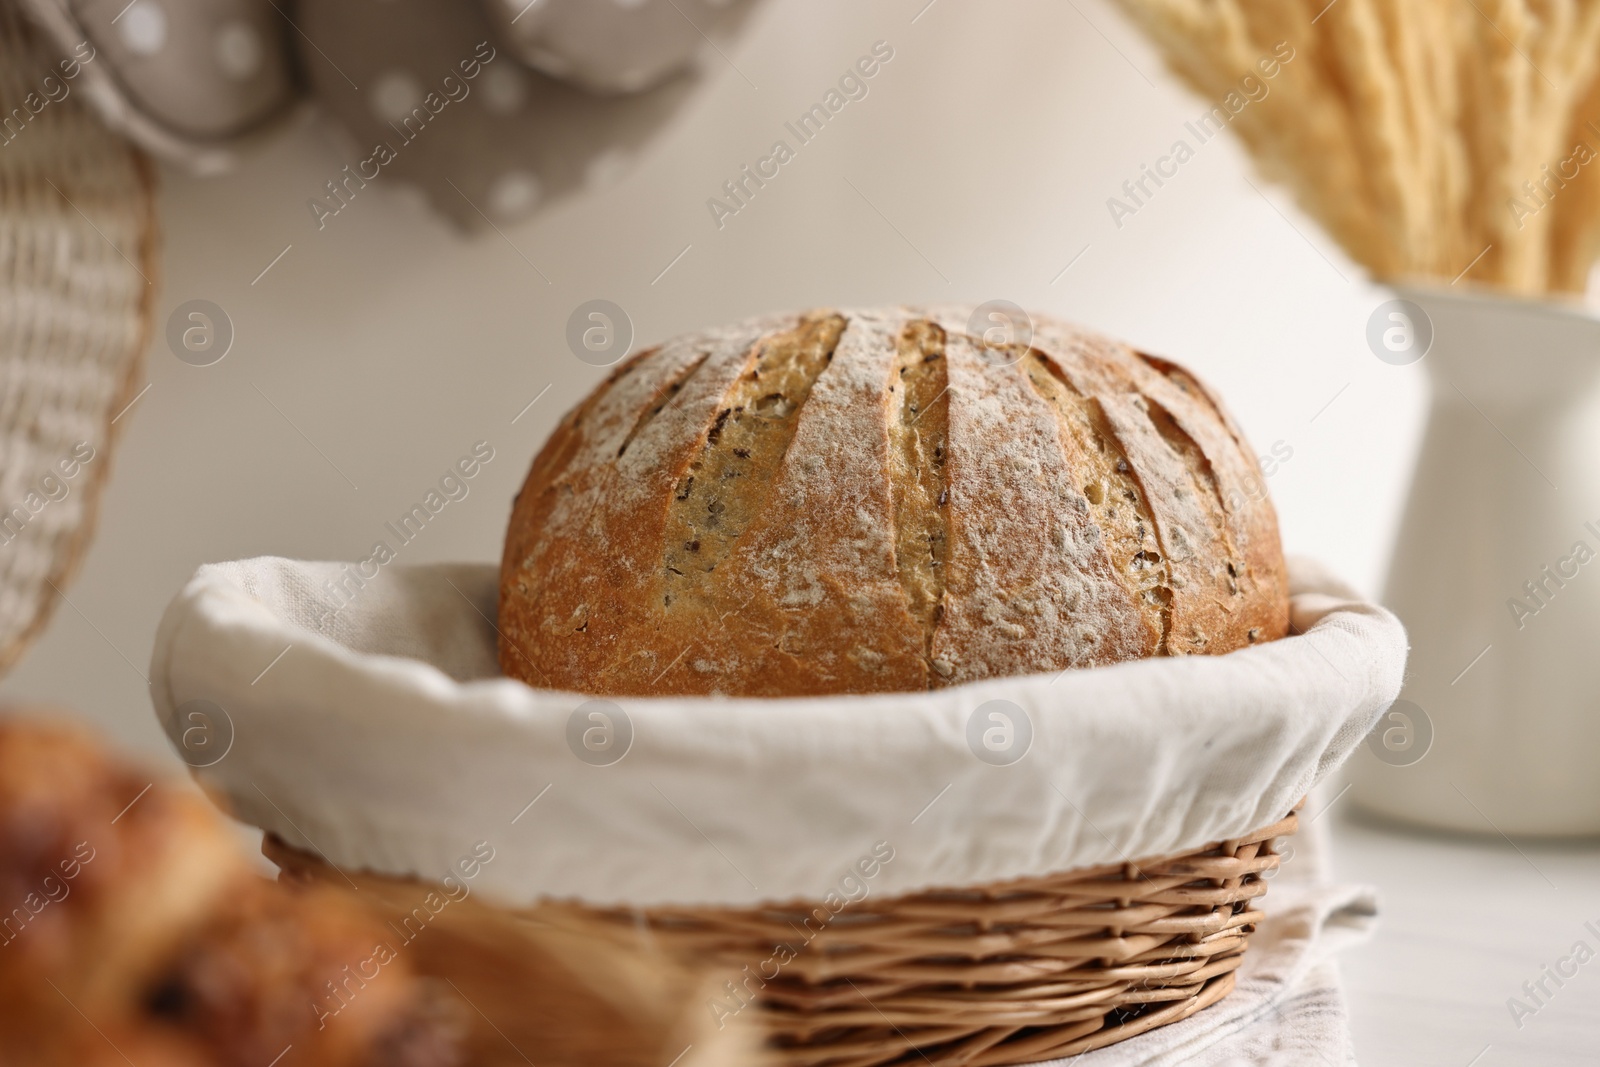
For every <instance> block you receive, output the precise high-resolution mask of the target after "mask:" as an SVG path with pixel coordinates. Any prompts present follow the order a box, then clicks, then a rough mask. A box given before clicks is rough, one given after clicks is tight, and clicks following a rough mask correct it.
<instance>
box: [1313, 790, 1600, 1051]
mask: <svg viewBox="0 0 1600 1067" xmlns="http://www.w3.org/2000/svg"><path fill="white" fill-rule="evenodd" d="M1329 818H1330V819H1334V820H1335V822H1334V824H1333V827H1332V829H1333V833H1332V839H1333V858H1334V873H1335V876H1336V877H1338V878H1340V879H1342V880H1346V881H1358V882H1366V883H1369V884H1371V885H1375V886H1377V887H1378V890H1379V893H1380V896H1381V904H1380V919H1379V925H1378V929H1377V932H1376V934H1375V935H1374V936H1373V938H1372V940H1371V941H1370V942H1368V943H1367V944H1365V945H1362V946H1360V947H1358V948H1355V949H1351V950H1349V951H1348V952H1347V953H1346V954H1345V955H1343V956H1342V957H1341V959H1340V967H1341V970H1342V973H1343V977H1344V981H1345V991H1346V994H1347V996H1348V998H1349V1004H1350V1011H1351V1016H1352V1030H1353V1032H1354V1037H1355V1046H1356V1053H1357V1056H1358V1059H1359V1062H1360V1063H1361V1065H1362V1067H1402V1065H1403V1067H1432V1065H1438V1067H1467V1065H1468V1064H1472V1065H1473V1067H1507V1065H1512V1064H1538V1065H1541V1067H1560V1065H1566V1064H1572V1065H1574V1067H1576V1065H1578V1064H1584V1065H1592V1064H1595V1063H1597V1062H1600V937H1596V936H1595V935H1594V934H1592V933H1590V932H1589V931H1588V930H1586V929H1585V928H1584V924H1585V923H1586V922H1592V923H1593V924H1594V925H1595V927H1596V929H1600V842H1593V841H1590V842H1578V843H1564V844H1557V843H1533V842H1526V841H1519V842H1516V843H1512V842H1508V841H1506V840H1505V839H1503V838H1501V837H1499V836H1497V835H1494V834H1493V832H1492V831H1489V830H1488V828H1487V827H1485V830H1486V831H1487V834H1486V836H1485V837H1482V838H1471V837H1457V836H1442V835H1431V834H1427V833H1422V832H1418V831H1413V830H1407V829H1403V828H1399V827H1396V826H1394V825H1392V824H1385V823H1380V822H1376V821H1374V820H1371V819H1369V818H1367V817H1366V816H1364V815H1362V814H1361V813H1360V812H1359V811H1358V810H1357V809H1356V808H1355V807H1354V805H1353V804H1352V803H1351V800H1350V798H1349V797H1348V796H1346V797H1345V798H1343V799H1341V800H1339V801H1338V802H1337V805H1336V806H1335V807H1334V808H1332V809H1330V811H1329ZM1579 940H1583V941H1586V942H1587V943H1588V945H1589V947H1590V948H1591V949H1593V950H1595V952H1596V953H1597V955H1596V957H1595V958H1594V959H1591V960H1589V961H1588V962H1587V963H1586V964H1584V965H1582V966H1580V967H1579V968H1578V972H1577V974H1576V976H1574V977H1572V978H1569V979H1563V981H1564V982H1565V985H1564V986H1562V987H1560V988H1557V986H1556V985H1555V983H1554V982H1550V981H1547V983H1546V987H1547V988H1548V989H1550V990H1551V991H1552V993H1553V996H1551V997H1549V998H1548V999H1547V1000H1546V1003H1545V1005H1544V1006H1543V1007H1540V1008H1538V1010H1537V1012H1536V1013H1535V1014H1534V1015H1532V1016H1525V1017H1523V1018H1522V1019H1521V1026H1520V1027H1519V1026H1518V1025H1517V1022H1516V1021H1514V1020H1513V1017H1512V1014H1511V1011H1510V1009H1509V1008H1508V1007H1507V1003H1506V1002H1507V1000H1508V998H1511V997H1514V996H1515V997H1519V998H1522V999H1524V1001H1526V1002H1527V1003H1529V1004H1530V1006H1531V1005H1532V1002H1531V1001H1527V998H1526V995H1525V994H1524V993H1523V991H1522V984H1523V983H1524V982H1536V981H1538V980H1539V979H1540V977H1541V975H1542V968H1543V967H1544V966H1545V965H1547V964H1549V965H1552V966H1553V965H1554V964H1555V963H1556V961H1557V960H1558V959H1559V958H1560V957H1563V956H1566V955H1568V954H1569V953H1570V952H1571V951H1572V948H1573V945H1574V944H1575V943H1576V942H1577V941H1579ZM1568 969H1570V966H1569V968H1568ZM1475 1057H1476V1058H1475Z"/></svg>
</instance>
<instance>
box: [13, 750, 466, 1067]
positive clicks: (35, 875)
mask: <svg viewBox="0 0 1600 1067" xmlns="http://www.w3.org/2000/svg"><path fill="white" fill-rule="evenodd" d="M386 940H387V938H386V935H385V933H384V931H383V927H382V925H381V923H380V922H379V920H378V919H376V918H374V917H373V916H371V915H370V914H369V913H368V912H367V911H366V910H364V908H363V907H362V905H361V902H360V901H359V900H358V899H357V898H356V897H355V895H354V894H352V893H348V892H345V891H343V890H341V889H337V888H334V887H292V886H287V885H280V884H278V883H276V882H272V881H269V880H267V879H265V878H262V877H260V876H259V875H257V874H256V873H254V871H253V870H252V869H251V867H250V865H249V864H248V863H247V861H246V860H245V858H244V855H243V853H242V852H241V850H240V849H239V847H238V842H237V841H235V840H234V838H233V835H232V831H231V830H230V829H229V828H228V826H227V824H226V823H225V821H224V820H223V819H222V818H221V817H220V816H219V815H218V814H217V813H216V812H215V810H214V809H212V808H211V806H210V805H209V804H208V803H207V802H206V800H205V799H204V798H203V797H202V796H200V795H198V794H196V793H194V792H193V791H190V790H186V789H183V788H180V787H177V786H173V785H169V784H166V783H163V782H159V781H152V780H151V778H150V777H148V776H146V775H144V774H142V773H139V772H137V771H135V770H133V769H132V768H130V767H128V766H125V765H122V764H120V763H117V762H116V761H114V760H113V759H111V758H110V757H109V756H108V755H107V754H106V753H105V752H104V751H103V750H101V749H100V748H99V747H98V746H97V745H96V744H95V743H94V742H93V741H91V740H90V739H88V738H86V737H85V736H83V735H82V734H80V733H78V732H76V731H73V730H68V729H63V728H60V727H56V726H45V725H38V724H25V723H20V722H0V1035H3V1039H0V1067H14V1065H15V1067H20V1065H28V1067H38V1065H50V1067H54V1065H57V1064H60V1065H69V1064H70V1065H72V1067H80V1065H84V1064H93V1065H101V1064H104V1065H107V1067H111V1065H118V1067H124V1065H126V1064H128V1063H130V1062H131V1063H133V1064H137V1065H139V1067H149V1065H161V1067H269V1065H275V1064H276V1065H280V1067H335V1065H337V1067H448V1065H454V1064H459V1063H460V1062H461V1055H460V1051H459V1049H460V1043H461V1041H462V1039H463V1036H464V1027H463V1025H462V1022H461V1020H460V1018H459V1017H458V1016H457V1015H456V1014H455V1012H456V1011H457V1002H456V1001H455V1000H454V999H453V998H451V999H446V998H445V997H444V996H443V995H442V994H440V992H439V991H438V990H436V989H435V988H434V987H433V986H432V985H431V984H429V983H428V982H427V981H426V980H423V979H419V978H418V977H417V976H416V975H415V974H414V973H413V971H412V970H411V967H410V964H409V962H408V961H407V960H406V959H404V958H400V957H399V955H398V954H395V953H389V954H387V955H388V958H383V959H381V960H380V959H377V958H376V956H377V955H378V954H379V946H380V945H381V944H382V943H383V942H385V941H386Z"/></svg>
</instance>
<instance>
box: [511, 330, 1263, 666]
mask: <svg viewBox="0 0 1600 1067" xmlns="http://www.w3.org/2000/svg"><path fill="white" fill-rule="evenodd" d="M970 312H971V309H970V308H964V307H934V308H880V309H870V310H862V311H836V310H821V311H813V312H807V313H804V314H796V315H785V316H769V317H766V318H762V319H754V320H749V321H746V322H742V323H737V324H735V325H732V326H729V327H726V328H723V329H719V330H713V331H707V332H705V333H701V334H695V335H690V336H686V337H683V338H679V339H677V340H675V341H672V342H669V343H668V344H666V345H663V346H661V347H660V348H657V349H651V350H649V351H647V352H643V353H641V354H639V355H638V356H635V357H634V358H633V359H631V360H630V361H629V362H627V363H625V364H624V365H622V366H621V367H620V368H618V369H617V370H616V371H615V372H614V373H613V374H612V375H611V377H610V378H609V379H608V380H607V381H606V382H604V383H603V384H602V385H601V386H600V387H599V388H598V389H596V390H595V392H594V393H593V394H591V395H590V396H589V397H588V398H587V399H586V400H584V401H583V402H582V403H581V404H579V405H578V407H577V408H576V409H574V410H573V411H572V412H571V413H570V414H569V415H568V416H567V417H566V418H565V419H564V420H563V421H562V423H561V425H560V426H559V427H558V428H557V429H556V431H555V433H554V434H553V435H552V437H551V439H550V441H549V442H548V443H547V444H546V445H545V447H544V449H543V450H542V451H541V452H540V454H539V456H538V458H537V459H536V460H535V461H534V464H533V469H532V470H531V471H530V472H529V475H528V479H527V482H526V484H525V485H524V487H523V490H522V492H521V494H520V495H519V496H518V499H517V503H516V507H515V509H514V511H513V515H512V520H511V525H510V530H509V533H508V536H507V540H506V553H505V557H504V560H503V563H502V571H501V591H500V610H499V614H500V630H501V654H500V659H501V665H502V667H503V669H504V670H505V671H506V673H507V674H509V675H512V676H513V677H518V678H522V679H523V680H525V681H527V682H529V683H530V684H534V685H541V686H551V685H554V686H556V687H559V688H564V689H571V690H576V691H582V692H589V693H597V694H606V695H614V696H622V695H666V694H673V693H696V694H698V693H724V694H730V695H731V694H739V695H757V696H802V695H818V694H827V693H845V692H882V691H913V690H920V689H928V688H936V687H942V686H948V685H957V684H961V683H964V682H970V681H974V680H977V679H980V678H986V677H993V676H998V675H1009V674H1021V673H1036V672H1042V671H1059V670H1062V669H1065V668H1069V667H1092V666H1100V665H1104V664H1109V663H1115V662H1118V661H1121V660H1128V659H1135V658H1139V657H1143V656H1152V655H1187V654H1195V653H1210V654H1215V653H1222V652H1228V651H1232V650H1234V649H1237V648H1242V647H1245V646H1247V645H1250V644H1254V643H1258V642H1260V641H1266V640H1273V639H1275V638H1277V637H1281V636H1283V634H1284V633H1285V632H1286V631H1287V628H1288V593H1287V577H1286V573H1285V568H1284V563H1283V556H1282V550H1281V548H1280V546H1279V541H1278V529H1277V520H1276V517H1275V515H1274V513H1273V510H1272V505H1271V503H1270V501H1268V500H1267V499H1265V498H1264V496H1263V494H1261V493H1260V492H1259V491H1255V492H1251V491H1246V490H1249V489H1250V488H1251V487H1254V486H1256V485H1258V483H1259V475H1258V474H1257V473H1256V470H1255V460H1254V458H1253V453H1252V452H1251V451H1250V449H1249V446H1248V445H1247V443H1246V442H1245V440H1244V438H1243V436H1242V434H1240V432H1239V430H1238V428H1237V427H1236V426H1235V425H1234V423H1233V422H1232V420H1231V419H1229V417H1228V416H1227V415H1226V414H1225V413H1224V412H1223V410H1222V408H1221V406H1220V405H1219V404H1218V403H1217V401H1216V399H1215V398H1214V397H1213V396H1212V395H1211V394H1210V393H1209V392H1208V391H1207V390H1206V389H1205V388H1204V387H1203V386H1202V385H1201V384H1200V383H1199V381H1198V380H1197V379H1195V378H1194V377H1193V376H1192V375H1190V374H1189V373H1188V372H1187V371H1185V370H1183V369H1182V368H1181V367H1179V366H1177V365H1176V364H1173V363H1170V362H1168V361H1166V360H1161V359H1156V358H1154V357H1149V356H1145V355H1142V354H1140V353H1138V352H1135V351H1134V350H1133V349H1131V348H1129V347H1127V346H1126V345H1122V344H1120V343H1117V342H1114V341H1111V340H1108V339H1106V338H1103V337H1099V336H1097V335H1095V334H1092V333H1089V332H1087V331H1085V330H1082V329H1080V328H1078V327H1075V326H1072V325H1069V324H1067V323H1064V322H1060V321H1058V320H1053V319H1049V318H1045V317H1040V316H1036V317H1035V319H1034V334H1033V339H1032V344H1031V347H1027V348H1019V349H1017V350H1016V351H1007V352H1004V353H997V352H996V350H994V349H986V348H985V347H984V343H983V341H982V340H981V339H979V338H976V337H972V336H969V335H968V334H967V332H966V322H967V319H968V315H969V314H970ZM997 354H999V355H1003V356H1004V358H999V359H997V358H996V355H997Z"/></svg>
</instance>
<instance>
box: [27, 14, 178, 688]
mask: <svg viewBox="0 0 1600 1067" xmlns="http://www.w3.org/2000/svg"><path fill="white" fill-rule="evenodd" d="M56 61H57V57H56V54H55V50H54V49H52V48H48V47H46V46H45V45H44V44H43V43H42V39H41V38H40V37H39V36H38V35H37V34H35V33H34V32H33V31H32V29H31V28H30V27H29V26H28V25H27V24H26V23H25V22H24V21H23V19H22V17H21V15H20V14H19V13H18V11H17V8H16V4H15V3H14V0H0V121H4V120H9V122H8V124H6V125H5V126H4V127H3V129H0V524H3V526H0V672H4V671H5V669H6V668H8V667H9V666H11V664H12V663H14V662H15V661H16V659H17V658H18V657H19V656H20V655H21V654H22V651H23V649H24V648H25V647H26V646H27V644H28V642H29V641H30V640H31V639H32V638H33V636H34V635H36V634H37V633H38V632H39V630H41V629H42V628H43V627H44V624H45V623H46V622H47V621H48V619H49V616H50V612H51V610H52V608H53V606H54V605H55V603H56V601H57V600H58V599H59V596H58V591H59V590H60V589H61V588H63V587H65V585H66V583H67V581H68V579H69V578H70V577H71V575H72V573H73V571H74V570H75V568H76V566H77V564H78V562H79V560H80V559H81V557H82V555H83V553H84V550H85V549H86V548H87V546H88V542H89V537H90V534H91V532H92V530H93V526H94V518H95V508H96V502H97V500H98V498H99V494H100V488H101V486H102V485H103V484H104V482H105V479H106V475H107V473H108V471H109V469H110V465H111V446H112V442H113V438H114V437H115V434H116V431H117V430H118V429H119V428H120V427H118V426H117V425H114V422H115V421H116V420H117V416H118V415H119V414H120V413H121V412H122V411H123V409H124V408H125V407H126V406H127V405H128V403H129V402H130V401H131V400H132V399H133V398H134V395H135V392H136V389H138V388H142V386H141V385H140V383H139V379H138V377H137V376H138V373H139V364H140V357H141V355H142V353H143V352H144V349H145V346H146V344H147V341H148V337H149V331H150V323H151V315H152V312H153V309H154V305H155V299H156V296H155V291H156V285H155V278H156V266H157V238H156V216H155V189H154V186H155V182H154V175H153V172H152V170H151V168H150V166H149V165H148V163H147V162H146V161H145V160H144V158H143V157H142V156H140V155H139V154H138V152H136V151H135V150H134V149H132V148H130V147H129V146H128V145H127V144H125V143H124V142H123V141H122V140H120V139H119V138H117V137H116V136H115V135H113V134H111V133H109V132H108V131H107V130H106V129H105V128H104V127H103V126H101V124H100V122H99V120H98V119H96V118H95V116H94V115H93V114H92V113H91V111H90V110H89V108H88V106H87V104H86V102H85V101H84V99H83V95H84V94H83V93H82V91H81V85H80V83H79V82H77V81H74V80H71V79H66V78H63V77H62V75H61V71H60V70H59V69H58V68H56V66H55V63H56ZM52 75H53V77H51V80H50V81H48V82H47V81H46V78H47V76H52ZM63 90H65V95H63ZM52 96H53V97H55V98H56V99H50V97H52ZM30 97H31V106H30ZM44 101H48V102H44ZM41 102H43V103H41ZM35 109H36V110H35ZM80 443H85V444H87V445H88V446H89V447H90V448H92V449H93V450H94V458H93V459H92V460H91V461H89V462H88V463H87V464H83V465H82V466H81V469H79V470H78V471H77V473H75V474H74V475H73V476H72V477H70V478H67V477H63V476H62V472H61V468H60V464H61V463H62V461H64V460H66V461H69V462H70V460H71V459H72V457H73V454H74V450H75V449H76V448H78V446H79V445H80ZM47 478H50V479H52V480H51V481H48V482H47V481H46V479H47ZM63 491H64V495H63Z"/></svg>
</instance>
